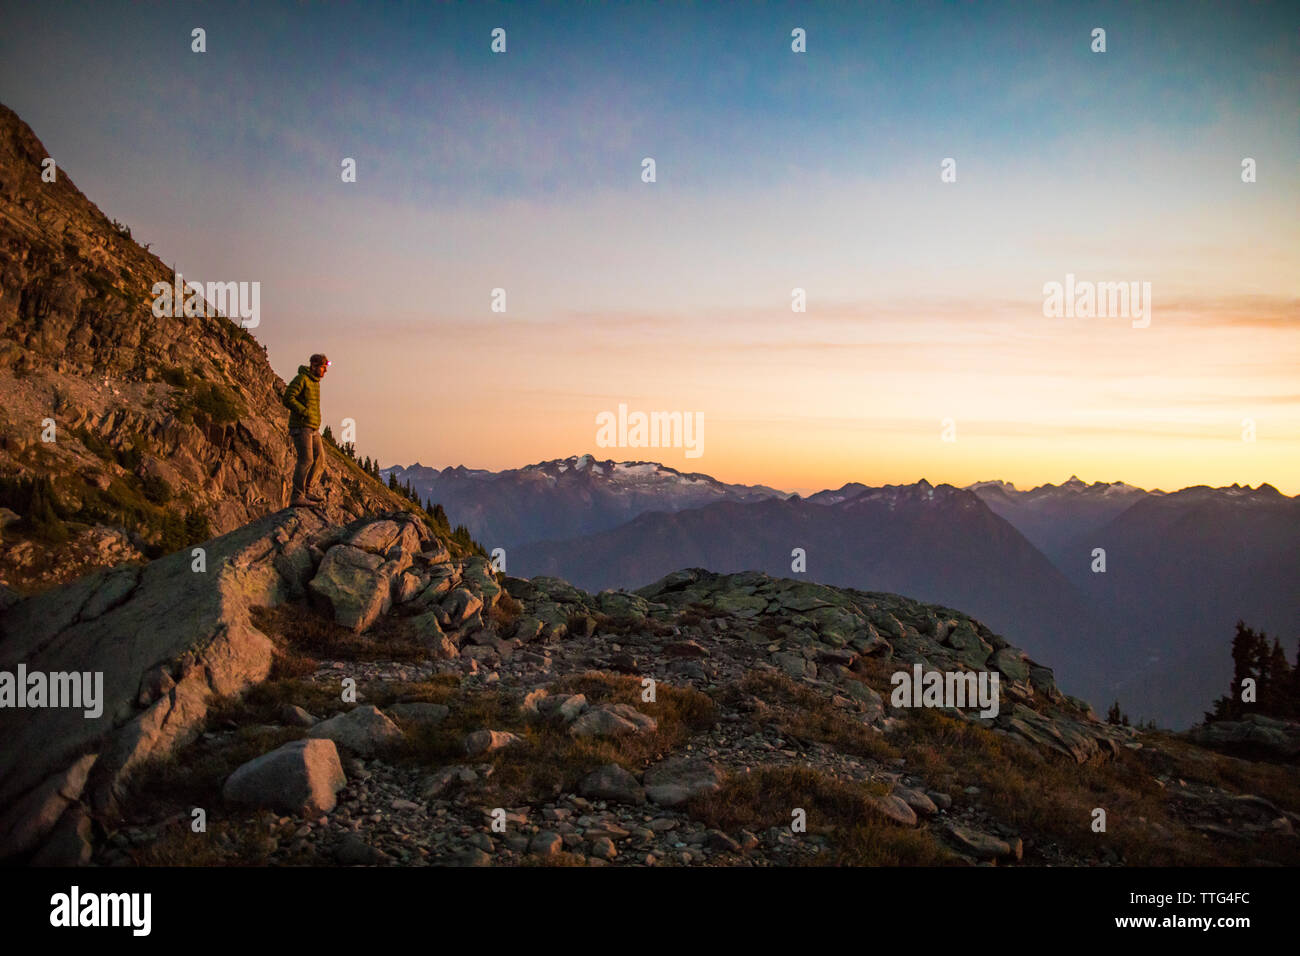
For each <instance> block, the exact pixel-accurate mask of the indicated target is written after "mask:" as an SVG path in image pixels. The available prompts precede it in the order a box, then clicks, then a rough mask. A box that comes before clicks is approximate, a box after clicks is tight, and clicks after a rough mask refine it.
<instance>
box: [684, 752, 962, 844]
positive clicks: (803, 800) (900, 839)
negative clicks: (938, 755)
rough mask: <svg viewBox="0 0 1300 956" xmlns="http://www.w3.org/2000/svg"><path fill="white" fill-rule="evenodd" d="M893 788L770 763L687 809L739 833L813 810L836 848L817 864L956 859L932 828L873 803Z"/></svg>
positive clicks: (785, 822)
mask: <svg viewBox="0 0 1300 956" xmlns="http://www.w3.org/2000/svg"><path fill="white" fill-rule="evenodd" d="M888 790H889V787H888V786H887V785H885V784H880V783H858V782H849V781H843V780H837V779H835V778H834V777H831V776H829V775H827V774H824V773H822V772H820V771H818V770H814V769H812V768H810V767H772V768H762V769H759V770H756V771H754V772H753V773H747V774H736V775H732V776H729V777H728V778H727V779H726V781H724V783H723V785H722V787H721V789H719V790H716V791H714V792H713V793H707V794H702V795H700V796H697V797H694V798H692V799H691V800H690V802H689V803H688V804H687V812H689V813H690V815H691V816H693V817H695V818H696V819H697V820H700V821H702V822H703V823H705V824H707V825H708V826H711V827H716V828H718V829H719V830H724V831H727V832H729V833H734V832H735V831H736V830H739V829H741V828H745V829H748V830H751V831H755V832H757V831H762V830H766V829H768V828H769V827H779V828H782V829H785V828H787V827H789V826H790V823H791V821H792V819H793V817H792V813H793V811H794V810H795V809H802V810H804V811H805V812H806V813H807V822H808V833H810V834H821V835H823V836H825V837H826V838H827V841H828V844H829V847H830V853H829V854H827V855H826V856H825V857H824V858H817V859H816V860H814V861H813V862H817V863H826V864H833V865H839V866H935V865H941V864H944V863H948V862H953V861H954V860H955V858H954V857H953V856H952V854H950V853H949V852H948V851H947V850H945V849H944V848H943V847H942V846H941V845H940V844H939V843H938V842H937V841H936V840H935V839H934V837H933V836H932V835H931V834H930V833H929V832H928V831H926V830H916V829H912V828H909V827H902V826H898V825H897V824H894V823H892V822H890V821H889V820H888V818H887V817H885V816H884V815H883V814H882V813H881V812H880V811H879V810H878V809H877V808H876V805H875V803H874V802H873V801H872V799H871V798H872V797H873V796H883V795H884V794H885V793H887V792H888Z"/></svg>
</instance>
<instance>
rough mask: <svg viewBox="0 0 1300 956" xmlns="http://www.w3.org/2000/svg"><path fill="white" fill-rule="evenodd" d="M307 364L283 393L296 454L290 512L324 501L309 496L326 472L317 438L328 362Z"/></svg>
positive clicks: (318, 359) (317, 360)
mask: <svg viewBox="0 0 1300 956" xmlns="http://www.w3.org/2000/svg"><path fill="white" fill-rule="evenodd" d="M310 362H311V364H310V365H299V366H298V374H297V375H295V376H294V378H293V381H292V382H290V383H289V387H288V388H286V389H285V390H284V404H285V405H286V406H288V408H289V435H290V436H291V437H292V438H293V447H294V450H295V451H297V453H298V464H297V466H296V467H295V468H294V469H293V498H292V499H291V500H290V501H289V507H290V508H311V507H313V506H314V505H318V504H321V503H322V502H323V501H324V500H325V499H324V498H321V497H318V496H316V495H313V494H311V486H312V483H313V482H314V481H315V480H316V479H317V478H319V477H320V473H321V472H322V471H324V469H325V445H324V443H323V442H322V441H321V437H320V380H321V379H322V378H324V377H325V372H326V371H328V370H329V367H330V360H329V359H327V358H326V357H325V356H324V355H320V354H316V355H313V356H312V357H311V359H310Z"/></svg>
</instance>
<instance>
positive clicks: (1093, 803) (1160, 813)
mask: <svg viewBox="0 0 1300 956" xmlns="http://www.w3.org/2000/svg"><path fill="white" fill-rule="evenodd" d="M891 740H892V741H893V742H894V743H895V745H896V746H897V747H898V748H899V750H900V751H901V752H902V754H903V755H904V756H905V757H906V759H907V761H908V763H907V767H908V771H909V772H911V773H915V774H919V775H921V776H922V777H924V778H925V780H926V781H927V783H928V784H929V785H930V786H933V787H936V788H938V789H947V790H952V791H953V796H954V799H956V800H962V799H964V797H963V795H962V793H961V792H960V789H959V788H960V787H962V786H966V785H969V784H971V783H974V784H975V785H977V786H979V787H980V788H981V789H982V790H983V791H984V793H983V795H982V797H981V798H980V799H981V800H982V802H983V803H984V805H985V806H987V807H989V808H990V809H992V810H993V812H995V813H996V815H997V817H998V819H999V820H1000V821H1001V822H1003V823H1006V824H1009V825H1010V826H1013V827H1015V828H1017V829H1018V830H1020V831H1021V832H1022V833H1023V834H1024V835H1025V836H1026V837H1027V838H1029V839H1031V840H1032V841H1033V842H1041V840H1043V839H1048V840H1050V841H1052V842H1054V843H1056V844H1058V845H1059V846H1061V847H1063V848H1066V849H1068V850H1069V851H1071V852H1073V853H1076V854H1079V855H1083V856H1086V857H1095V856H1097V855H1098V854H1099V853H1100V851H1101V850H1102V849H1103V848H1104V847H1110V848H1111V849H1113V850H1114V851H1116V852H1117V853H1119V854H1120V855H1121V856H1122V857H1123V858H1124V861H1125V863H1127V864H1128V865H1131V866H1211V865H1216V864H1225V863H1246V862H1248V861H1249V860H1250V859H1252V858H1256V857H1261V856H1268V855H1269V854H1270V853H1272V852H1278V851H1275V850H1270V848H1269V847H1266V846H1264V845H1262V844H1248V845H1236V846H1233V847H1223V846H1221V845H1218V844H1213V845H1212V844H1211V843H1210V842H1209V841H1208V840H1207V839H1206V838H1205V837H1204V836H1203V835H1202V834H1201V833H1199V832H1197V831H1196V830H1193V829H1192V828H1191V827H1189V826H1187V825H1185V824H1184V823H1182V822H1181V821H1180V820H1179V819H1178V818H1177V816H1175V815H1174V814H1173V813H1172V812H1171V811H1172V808H1171V807H1170V805H1169V803H1168V799H1167V795H1166V794H1165V792H1164V790H1163V789H1162V788H1161V787H1160V786H1159V785H1158V784H1157V783H1156V782H1155V780H1154V779H1153V778H1152V776H1151V773H1150V771H1149V770H1148V769H1146V768H1145V767H1143V766H1142V763H1141V758H1140V757H1139V756H1138V755H1137V754H1134V753H1133V752H1131V751H1128V750H1122V751H1121V752H1120V755H1119V757H1118V758H1115V759H1103V758H1101V757H1096V758H1093V759H1092V760H1091V761H1089V762H1088V763H1086V764H1082V765H1079V764H1075V763H1074V762H1073V761H1071V760H1069V759H1068V758H1065V757H1057V756H1055V755H1047V754H1044V753H1042V752H1040V751H1039V750H1037V749H1036V748H1034V747H1032V746H1030V745H1028V744H1022V743H1020V742H1019V741H1018V740H1015V739H1012V738H1009V737H1007V736H1005V735H1002V734H998V733H995V732H993V731H991V730H988V729H986V728H984V727H981V726H979V725H977V724H972V723H967V722H965V721H961V720H957V719H956V718H953V717H949V716H946V715H944V714H940V713H937V712H935V711H932V710H924V709H918V710H916V711H913V712H912V713H911V714H909V716H908V717H907V720H906V724H905V726H904V728H903V729H902V730H900V731H899V732H897V733H895V734H892V735H891ZM1138 753H1140V751H1139V752H1138ZM1098 807H1100V808H1102V809H1104V810H1105V811H1106V823H1107V830H1106V832H1105V833H1094V832H1093V831H1092V822H1093V810H1094V809H1095V808H1098ZM1280 852H1282V853H1284V854H1287V855H1288V856H1293V855H1294V852H1293V851H1290V850H1285V849H1284V850H1281V851H1280Z"/></svg>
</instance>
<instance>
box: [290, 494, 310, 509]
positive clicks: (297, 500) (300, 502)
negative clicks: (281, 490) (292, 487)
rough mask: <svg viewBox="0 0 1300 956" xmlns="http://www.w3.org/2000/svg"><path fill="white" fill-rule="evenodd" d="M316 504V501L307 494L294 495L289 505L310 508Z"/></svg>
mask: <svg viewBox="0 0 1300 956" xmlns="http://www.w3.org/2000/svg"><path fill="white" fill-rule="evenodd" d="M315 504H316V502H314V501H312V500H311V499H310V498H308V497H307V496H306V495H294V496H293V499H292V500H291V501H290V502H289V507H290V508H310V507H312V506H314V505H315Z"/></svg>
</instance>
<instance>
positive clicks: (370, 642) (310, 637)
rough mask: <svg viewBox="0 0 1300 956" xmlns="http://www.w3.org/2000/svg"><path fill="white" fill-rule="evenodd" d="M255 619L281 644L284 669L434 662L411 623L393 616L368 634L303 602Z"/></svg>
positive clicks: (264, 611)
mask: <svg viewBox="0 0 1300 956" xmlns="http://www.w3.org/2000/svg"><path fill="white" fill-rule="evenodd" d="M252 619H253V625H254V626H255V627H256V628H257V629H258V630H260V631H261V632H262V633H264V634H265V635H266V636H267V637H269V638H270V639H271V640H272V642H273V643H274V644H275V645H276V650H277V651H278V652H279V655H280V656H279V657H278V658H277V663H279V664H281V666H282V669H293V668H294V667H298V668H300V669H301V668H302V667H305V666H306V665H305V664H302V663H300V662H295V658H306V659H309V660H310V661H311V663H312V667H313V668H314V667H315V662H316V661H318V660H341V661H408V662H415V661H421V662H422V661H426V660H428V658H429V651H428V649H427V648H426V647H425V646H424V645H423V644H421V643H420V640H419V639H418V638H417V637H416V635H415V634H414V633H413V632H412V631H411V630H410V629H409V628H408V627H407V626H406V622H405V620H404V619H403V618H400V617H394V616H392V615H385V616H383V617H381V618H380V619H379V621H378V622H377V623H376V624H375V626H374V627H373V628H371V629H370V630H368V631H366V632H365V633H364V634H355V633H353V632H352V631H351V630H350V629H349V628H346V627H341V626H340V625H338V624H335V623H334V622H333V621H332V620H330V619H329V618H327V617H326V616H325V615H323V614H321V613H320V612H319V611H316V610H315V609H313V608H312V607H310V606H309V605H307V604H305V603H302V602H298V603H293V604H280V605H277V606H276V607H269V608H268V607H258V608H253V609H252ZM284 676H292V675H291V674H289V673H285V674H284Z"/></svg>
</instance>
